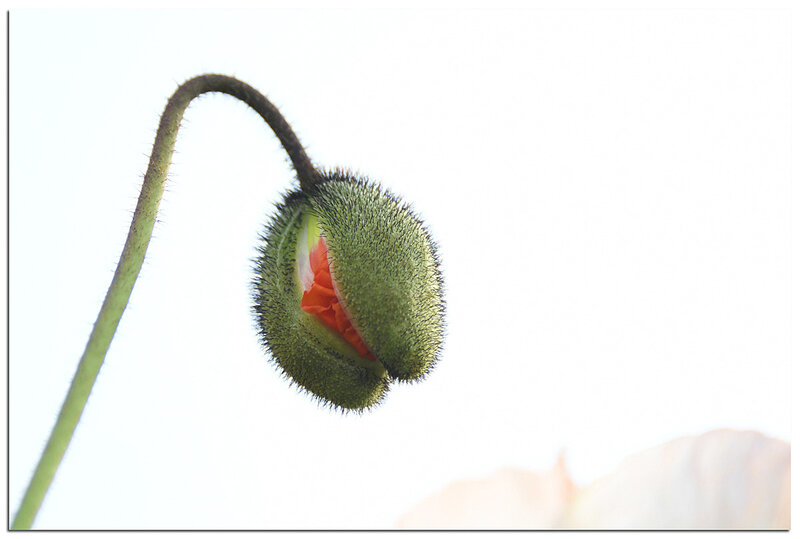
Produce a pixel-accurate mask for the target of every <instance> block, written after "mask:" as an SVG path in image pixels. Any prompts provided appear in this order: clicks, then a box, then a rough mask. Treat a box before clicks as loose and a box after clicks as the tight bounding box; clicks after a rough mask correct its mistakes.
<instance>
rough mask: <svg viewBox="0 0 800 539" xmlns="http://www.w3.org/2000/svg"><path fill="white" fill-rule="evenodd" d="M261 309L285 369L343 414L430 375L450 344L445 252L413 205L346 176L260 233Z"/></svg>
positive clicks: (268, 339)
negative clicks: (441, 265)
mask: <svg viewBox="0 0 800 539" xmlns="http://www.w3.org/2000/svg"><path fill="white" fill-rule="evenodd" d="M261 239H262V244H261V246H260V249H259V251H260V253H261V256H260V257H259V259H258V261H257V268H256V271H257V275H256V278H255V281H254V285H255V294H254V299H255V305H254V311H255V313H256V317H257V320H258V326H259V331H260V334H261V339H262V342H263V344H264V345H265V346H266V347H267V349H268V350H269V351H270V352H271V355H272V358H273V360H274V361H275V362H276V363H277V365H278V366H279V367H280V369H281V370H282V371H283V372H284V373H285V374H286V375H288V376H289V377H290V378H291V379H292V380H293V381H294V382H295V383H297V384H298V385H299V386H301V387H303V388H305V389H306V390H308V391H310V392H311V393H313V394H314V395H316V396H317V397H318V398H320V399H322V400H324V401H327V402H329V403H331V404H332V405H334V406H338V407H341V408H344V409H363V408H368V407H370V406H372V405H374V404H377V403H378V402H380V401H381V399H382V398H383V396H384V394H385V393H386V391H387V390H388V388H389V382H390V380H393V379H397V380H402V381H412V380H417V379H419V378H421V377H423V376H424V375H425V374H426V373H427V372H429V370H430V369H431V367H432V366H433V364H434V363H435V361H436V358H437V354H438V352H439V349H440V347H441V344H442V335H443V323H444V318H443V315H444V301H443V299H442V279H441V275H440V273H439V269H438V259H437V256H436V251H435V246H434V244H433V242H432V240H431V238H430V236H429V234H428V232H427V231H426V230H425V228H424V227H423V225H422V223H421V222H420V220H419V219H418V218H417V217H416V216H415V215H414V214H413V212H411V210H410V209H409V207H408V206H407V205H404V204H402V203H401V202H399V201H398V200H397V198H395V197H394V196H392V195H390V194H388V193H387V192H385V191H383V190H381V189H380V188H379V187H378V186H377V185H375V184H372V183H369V182H367V181H365V180H363V179H358V178H355V177H353V176H352V175H350V174H348V173H345V172H341V171H337V172H332V173H328V174H326V175H325V176H324V177H323V178H322V179H321V180H320V181H319V182H318V183H317V184H315V185H314V187H313V188H312V189H310V190H308V192H305V191H299V190H298V191H293V192H290V193H289V194H288V195H287V196H286V198H285V200H284V201H283V204H281V205H280V206H279V207H278V211H277V213H276V215H275V216H274V218H273V220H272V223H271V224H270V225H268V227H267V229H266V232H265V234H264V235H263V236H262V238H261Z"/></svg>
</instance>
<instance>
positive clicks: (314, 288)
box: [297, 213, 375, 361]
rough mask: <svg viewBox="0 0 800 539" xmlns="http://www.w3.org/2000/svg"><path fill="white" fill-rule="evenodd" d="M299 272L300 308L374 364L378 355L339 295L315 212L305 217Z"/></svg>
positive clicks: (298, 254)
mask: <svg viewBox="0 0 800 539" xmlns="http://www.w3.org/2000/svg"><path fill="white" fill-rule="evenodd" d="M297 272H298V278H299V281H300V284H301V286H302V287H303V297H302V299H301V301H300V307H301V308H302V309H303V310H304V311H305V312H307V313H309V314H312V315H315V316H316V317H317V318H318V319H319V320H320V321H321V322H323V323H324V324H325V325H326V326H328V327H329V328H331V329H332V330H333V331H335V332H336V333H337V334H338V335H339V336H341V337H342V338H343V339H344V340H345V341H347V342H348V343H349V344H350V345H351V346H352V347H353V348H355V349H356V351H357V352H358V354H359V355H360V356H361V357H363V358H366V359H368V360H369V361H375V356H374V355H373V354H372V352H370V350H369V349H368V348H367V345H366V344H364V340H363V339H362V338H361V335H360V334H359V333H358V331H357V330H356V328H355V327H353V322H352V320H351V319H350V316H349V315H348V314H347V309H346V307H345V306H344V304H343V303H342V299H341V297H340V296H339V294H338V293H337V292H336V284H335V283H334V280H333V276H332V275H331V267H330V259H329V258H328V245H327V243H326V242H325V238H324V237H323V235H322V232H321V230H320V228H319V221H318V220H317V217H316V216H315V215H314V214H313V213H311V214H309V215H308V216H307V217H306V219H305V226H303V228H302V231H301V233H300V237H299V239H298V242H297Z"/></svg>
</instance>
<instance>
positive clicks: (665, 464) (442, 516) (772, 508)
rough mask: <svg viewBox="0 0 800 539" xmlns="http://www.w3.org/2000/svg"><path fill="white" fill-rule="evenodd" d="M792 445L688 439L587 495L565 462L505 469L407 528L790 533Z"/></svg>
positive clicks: (418, 511)
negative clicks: (540, 468) (544, 468)
mask: <svg viewBox="0 0 800 539" xmlns="http://www.w3.org/2000/svg"><path fill="white" fill-rule="evenodd" d="M790 469H791V455H790V446H789V444H788V443H786V442H784V441H781V440H776V439H774V438H769V437H766V436H764V435H762V434H760V433H758V432H753V431H735V430H728V429H723V430H715V431H711V432H708V433H705V434H702V435H700V436H686V437H683V438H678V439H676V440H672V441H670V442H668V443H665V444H663V445H660V446H658V447H655V448H653V449H649V450H646V451H643V452H641V453H637V454H635V455H633V456H631V457H628V458H627V459H625V460H624V461H622V463H621V464H620V465H619V466H618V467H617V469H616V470H615V471H614V472H613V473H611V474H609V475H608V476H605V477H603V478H600V479H598V480H597V481H595V482H594V483H592V484H591V485H589V486H588V487H586V488H584V489H579V488H577V487H575V486H574V484H573V483H572V480H571V479H570V477H569V475H568V473H567V471H566V468H565V467H564V462H563V458H561V459H559V461H558V463H557V464H556V465H555V467H554V468H553V469H552V470H551V471H550V472H548V473H544V474H540V473H534V472H529V471H525V470H514V469H505V470H501V471H500V472H498V473H496V474H494V475H493V476H491V477H489V478H487V479H479V480H472V481H457V482H455V483H452V484H450V485H449V486H447V487H446V488H445V489H444V490H442V491H440V492H438V493H436V494H434V495H433V496H431V497H429V498H428V499H426V500H424V501H423V502H422V503H420V504H419V505H417V506H416V507H414V508H413V509H412V510H411V511H409V512H408V513H407V514H405V515H404V516H403V517H402V518H401V519H400V520H399V521H398V523H397V525H398V527H401V528H417V529H420V528H422V529H432V528H468V529H486V528H490V529H500V528H527V529H546V528H562V529H563V528H567V529H789V526H790Z"/></svg>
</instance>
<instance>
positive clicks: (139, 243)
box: [11, 75, 319, 529]
mask: <svg viewBox="0 0 800 539" xmlns="http://www.w3.org/2000/svg"><path fill="white" fill-rule="evenodd" d="M207 92H221V93H225V94H229V95H232V96H234V97H236V98H238V99H240V100H242V101H244V102H245V103H247V104H248V105H250V107H252V108H253V109H254V110H255V111H256V112H257V113H258V114H259V115H261V117H262V118H264V120H265V121H266V122H267V124H269V126H270V127H271V128H272V130H273V131H274V132H275V134H276V135H277V136H278V139H279V140H280V141H281V144H282V145H283V147H284V149H285V150H286V152H287V153H288V154H289V158H290V159H291V160H292V165H293V166H294V169H295V171H296V172H297V177H298V179H299V180H300V187H301V188H302V189H303V190H304V191H308V190H310V189H311V188H313V187H314V185H315V184H316V183H317V181H318V179H319V176H318V173H317V171H316V169H315V168H314V165H313V164H312V163H311V160H310V159H309V158H308V156H307V155H306V152H305V150H303V147H302V145H301V144H300V141H299V140H298V139H297V136H296V135H295V134H294V132H293V131H292V128H291V127H289V124H288V123H287V122H286V120H285V119H284V118H283V116H281V113H280V112H278V109H277V108H275V106H274V105H273V104H272V103H270V102H269V101H268V100H267V98H266V97H264V96H263V95H262V94H261V93H259V92H258V91H257V90H256V89H254V88H253V87H251V86H249V85H247V84H245V83H243V82H241V81H239V80H237V79H234V78H232V77H227V76H224V75H201V76H199V77H195V78H193V79H190V80H188V81H186V82H185V83H183V84H182V85H181V86H180V87H179V88H178V89H177V90H176V91H175V93H174V94H173V95H172V97H171V98H170V99H169V102H168V103H167V106H166V108H165V109H164V113H163V114H162V116H161V122H160V123H159V126H158V132H157V133H156V140H155V142H154V143H153V152H152V154H151V156H150V164H149V165H148V168H147V173H146V174H145V177H144V183H143V184H142V192H141V194H140V195H139V201H138V203H137V204H136V211H135V212H134V214H133V221H132V222H131V228H130V231H129V232H128V239H127V240H126V241H125V247H124V249H123V250H122V256H120V259H119V263H118V264H117V270H116V272H115V273H114V279H113V280H112V281H111V286H110V287H109V288H108V292H107V293H106V297H105V300H104V301H103V306H102V307H101V308H100V313H99V314H98V315H97V321H96V322H95V323H94V328H93V329H92V333H91V335H90V336H89V342H88V343H87V344H86V350H85V351H84V352H83V356H82V357H81V361H80V363H79V365H78V370H77V372H76V373H75V377H74V378H73V379H72V384H71V385H70V388H69V393H67V397H66V399H65V400H64V404H63V405H62V406H61V412H60V413H59V414H58V419H57V420H56V424H55V426H54V427H53V431H52V432H51V434H50V439H49V440H48V441H47V445H46V446H45V449H44V452H43V453H42V456H41V458H40V460H39V464H38V465H37V466H36V470H35V471H34V473H33V477H32V479H31V482H30V484H29V485H28V489H27V490H26V491H25V496H24V497H23V499H22V504H21V505H20V508H19V511H17V514H16V517H15V518H14V522H13V524H12V526H11V527H12V529H28V528H30V526H31V525H32V524H33V520H34V518H35V517H36V513H37V511H38V510H39V507H40V506H41V504H42V500H43V499H44V496H45V494H46V493H47V489H48V488H49V487H50V483H51V481H52V480H53V476H54V475H55V473H56V470H57V469H58V466H59V464H60V463H61V459H62V457H63V456H64V452H65V451H66V450H67V446H68V445H69V442H70V440H71V439H72V434H73V432H74V431H75V427H76V426H77V424H78V421H79V420H80V417H81V414H82V413H83V409H84V407H85V405H86V401H87V399H88V398H89V393H90V392H91V390H92V386H93V385H94V381H95V379H96V378H97V374H98V372H100V367H101V366H102V364H103V360H104V359H105V355H106V351H107V350H108V347H109V345H110V344H111V339H112V338H113V337H114V332H115V331H116V330H117V325H118V324H119V321H120V318H121V317H122V312H123V311H124V310H125V307H126V306H127V304H128V299H129V298H130V295H131V291H132V290H133V284H134V282H135V281H136V277H137V276H138V275H139V270H140V269H141V267H142V262H143V261H144V256H145V252H146V251H147V245H148V244H149V243H150V236H151V235H152V232H153V224H154V223H155V219H156V212H157V211H158V205H159V203H160V202H161V195H162V194H163V192H164V181H165V180H166V177H167V170H168V169H169V165H170V161H171V159H172V153H173V150H174V148H175V138H176V136H177V134H178V128H179V127H180V122H181V119H182V118H183V113H184V111H185V110H186V107H187V106H189V103H190V102H191V101H192V100H193V99H194V98H195V97H197V96H199V95H201V94H204V93H207Z"/></svg>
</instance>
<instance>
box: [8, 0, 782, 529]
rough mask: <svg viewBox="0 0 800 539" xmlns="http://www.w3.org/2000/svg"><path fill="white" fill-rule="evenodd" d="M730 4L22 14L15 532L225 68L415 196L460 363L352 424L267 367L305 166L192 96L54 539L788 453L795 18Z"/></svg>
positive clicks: (365, 510) (16, 140)
mask: <svg viewBox="0 0 800 539" xmlns="http://www.w3.org/2000/svg"><path fill="white" fill-rule="evenodd" d="M592 5H594V4H592ZM721 5H723V4H702V3H701V4H698V6H699V7H698V8H689V7H686V6H684V7H681V8H670V9H665V8H664V7H665V6H664V5H661V4H655V5H654V6H651V7H655V8H656V9H638V8H637V9H633V8H631V6H630V5H628V6H627V7H625V6H624V5H623V6H622V7H620V5H619V4H612V5H607V6H605V8H604V9H586V8H580V7H576V5H573V4H567V5H565V6H566V7H565V8H564V9H556V8H554V7H553V6H552V5H551V4H537V6H538V7H540V8H542V9H531V10H522V9H503V10H495V11H488V10H482V9H477V10H476V9H469V10H449V9H437V10H429V11H421V10H416V9H414V10H411V9H408V10H366V9H352V10H345V9H337V10H321V9H313V10H264V11H230V12H228V11H193V12H185V11H171V12H93V11H84V12H82V11H68V12H67V11H64V12H54V11H44V12H24V11H14V12H12V14H11V27H10V32H11V40H10V47H11V54H10V75H11V79H10V380H9V383H10V431H9V435H10V440H9V444H10V445H9V450H10V477H9V481H10V505H11V511H12V515H13V512H15V510H16V508H17V506H18V504H19V501H20V499H21V496H22V493H23V491H24V488H25V486H26V484H27V481H28V480H29V477H30V474H31V473H32V471H33V468H34V466H35V464H36V461H37V459H38V457H39V454H40V452H41V450H42V448H43V447H44V443H45V441H46V439H47V436H48V435H49V432H50V429H51V427H52V424H53V422H54V420H55V418H56V416H57V413H58V410H59V407H60V405H61V402H62V400H63V397H64V395H65V394H66V391H67V388H68V385H69V382H70V380H71V377H72V375H73V373H74V370H75V367H76V366H77V362H78V359H79V357H80V355H81V353H82V351H83V347H84V345H85V343H86V339H87V337H88V334H89V332H90V330H91V328H92V324H93V322H94V319H95V317H96V314H97V310H98V309H99V306H100V304H101V302H102V299H103V297H104V295H105V291H106V288H107V286H108V284H109V283H110V280H111V277H112V275H113V272H114V268H115V265H116V261H117V259H118V257H119V254H120V252H121V249H122V245H123V242H124V239H125V236H126V234H127V229H128V225H129V223H130V217H131V214H132V210H133V208H134V206H135V202H136V198H137V196H138V190H139V187H140V184H141V177H142V175H143V173H144V170H145V168H146V165H147V159H148V155H149V152H150V147H151V144H152V140H153V137H154V135H155V128H156V126H157V123H158V118H159V115H160V113H161V110H162V109H163V106H164V104H165V103H166V99H167V97H168V96H169V95H170V94H171V93H172V92H173V91H174V90H175V88H176V87H177V84H179V83H180V82H182V81H184V80H185V79H187V78H189V77H191V76H194V75H197V74H201V73H204V72H219V73H225V74H230V75H235V76H237V77H239V78H241V79H242V80H244V81H246V82H248V83H249V84H251V85H253V86H255V87H256V88H258V89H260V90H262V91H263V92H264V93H265V94H266V95H267V96H268V97H269V98H270V99H271V100H273V102H274V103H275V104H276V105H277V106H278V107H279V108H280V109H281V111H282V112H283V114H284V115H285V116H286V118H287V120H288V121H289V122H290V123H291V124H292V126H293V127H294V129H295V130H296V132H297V133H298V135H299V136H300V138H301V140H302V141H303V143H304V144H305V145H306V147H307V150H308V152H309V154H310V156H311V157H312V159H314V161H315V162H316V163H318V164H319V165H321V166H325V167H332V166H344V167H350V168H353V169H356V170H358V171H359V172H362V173H364V174H366V175H369V176H370V177H372V178H373V179H376V180H380V181H381V182H382V183H383V185H385V186H386V187H388V188H389V189H390V190H392V191H393V192H395V193H396V194H399V195H400V196H402V197H403V198H404V199H406V200H407V201H409V202H412V203H413V205H414V208H415V209H416V210H417V211H418V212H419V213H420V214H421V215H422V216H423V217H424V219H425V220H426V223H427V224H428V226H429V228H430V230H431V232H432V234H433V236H434V237H435V239H436V240H437V241H438V242H439V244H440V246H441V247H440V254H441V258H442V261H443V268H442V269H443V272H444V277H445V281H446V299H447V304H448V314H447V322H448V334H447V339H446V346H445V349H444V352H443V355H442V360H441V362H440V364H439V365H438V367H437V368H436V370H435V371H434V372H433V373H432V375H431V376H430V377H429V379H427V380H426V381H425V382H424V383H421V384H417V385H411V386H408V385H403V386H397V385H395V386H394V387H393V388H392V390H391V391H390V393H389V395H388V398H387V400H386V401H385V403H384V404H383V405H382V406H380V407H379V408H376V409H375V410H373V411H372V412H369V413H366V414H364V415H361V416H359V415H355V414H350V415H342V414H340V413H337V412H333V411H330V410H329V409H327V408H324V407H321V406H318V405H317V404H315V403H314V402H313V401H312V400H311V399H310V398H309V397H308V396H307V395H304V394H301V393H298V392H297V390H296V389H294V388H291V387H290V386H289V384H288V383H287V382H286V381H285V380H283V379H282V378H281V377H280V376H279V375H278V373H277V371H276V370H275V368H273V367H272V366H271V364H270V363H269V361H268V359H267V357H266V355H265V353H264V352H263V351H262V350H261V348H260V346H259V344H258V339H257V336H256V331H255V329H254V321H253V317H252V316H251V312H250V288H249V282H250V279H251V269H250V267H251V263H250V260H251V259H252V258H253V257H254V256H255V246H256V241H257V236H258V233H259V231H260V230H261V228H262V226H263V224H264V223H265V221H266V218H267V215H268V214H269V213H270V212H271V209H272V206H273V204H274V203H275V202H276V201H278V200H279V199H280V197H281V193H282V192H284V191H285V190H286V189H287V188H289V187H290V186H291V185H293V183H292V182H293V178H292V173H291V170H290V168H289V166H288V161H287V159H286V157H285V154H284V153H283V151H282V150H281V148H280V145H279V143H278V142H277V140H276V139H275V137H274V136H273V135H272V133H271V131H270V130H269V129H268V128H267V127H266V126H265V125H264V124H263V122H262V121H261V120H260V118H259V117H258V116H257V115H256V114H255V113H253V112H252V111H250V110H249V109H247V107H246V106H245V105H243V104H241V103H239V102H237V101H235V100H234V99H233V98H230V97H227V96H220V95H213V96H206V97H203V98H201V99H199V100H198V101H197V102H196V103H194V104H193V105H192V106H191V107H190V109H189V111H188V112H187V115H186V117H185V120H184V123H183V127H182V130H181V132H180V134H179V137H178V143H177V153H176V155H175V159H174V164H173V167H172V169H171V172H170V180H169V182H168V184H167V193H166V196H165V199H164V201H163V204H162V207H161V212H160V221H159V223H158V224H157V226H156V230H155V237H154V239H153V241H152V243H151V245H150V249H149V251H148V258H147V260H146V261H145V265H144V268H143V271H142V274H141V276H140V279H139V281H138V282H137V285H136V287H135V289H134V291H133V295H132V298H131V302H130V305H129V307H128V310H127V311H126V313H125V315H124V317H123V319H122V322H121V324H120V327H119V330H118V332H117V336H116V337H115V339H114V342H113V343H112V346H111V349H110V351H109V354H108V356H107V359H106V363H105V365H104V367H103V369H102V371H101V373H100V376H99V378H98V380H97V383H96V386H95V389H94V391H93V392H92V395H91V398H90V400H89V403H88V406H87V409H86V412H85V414H84V416H83V419H82V421H81V423H80V425H79V427H78V429H77V431H76V434H75V437H74V439H73V442H72V445H71V446H70V449H69V451H68V452H67V454H66V457H65V459H64V462H63V464H62V466H61V469H60V470H59V473H58V475H57V476H56V478H55V481H54V483H53V486H52V488H51V491H50V493H49V495H48V497H47V499H46V500H45V503H44V505H43V507H42V510H41V512H40V514H39V517H38V520H37V522H36V524H37V526H39V527H43V528H75V527H77V528H296V527H301V528H320V527H321V528H353V527H355V528H360V527H365V528H383V527H389V526H392V525H393V523H394V521H395V520H396V519H397V518H398V517H399V516H400V515H401V514H403V513H404V512H405V511H406V510H407V509H409V508H410V507H411V506H413V505H414V504H415V503H417V502H418V501H419V500H421V499H422V498H424V497H425V496H427V495H428V494H430V493H432V492H433V491H435V490H437V489H439V488H441V487H442V486H444V485H445V484H446V483H448V482H450V481H452V480H456V479H462V478H468V477H480V476H485V475H487V474H489V473H492V472H493V471H495V470H497V469H499V468H501V467H504V466H514V467H521V468H527V469H533V470H546V469H548V468H550V467H551V466H552V464H553V463H554V461H555V459H556V456H557V454H558V453H559V451H560V450H561V449H565V450H566V455H567V463H568V468H569V470H570V472H571V474H572V475H573V476H574V478H575V480H576V482H578V483H579V484H581V485H583V484H586V483H588V482H590V481H591V480H592V479H594V478H596V477H598V476H600V475H603V474H604V473H607V472H609V471H611V470H612V469H613V468H614V466H615V465H616V464H617V463H618V462H619V460H620V459H622V458H623V457H624V456H626V455H628V454H630V453H633V452H635V451H638V450H640V449H643V448H646V447H650V446H652V445H655V444H658V443H661V442H663V441H666V440H668V439H671V438H674V437H678V436H682V435H687V434H697V433H701V432H704V431H706V430H709V429H713V428H720V427H729V428H739V429H757V430H759V431H761V432H763V433H765V434H768V435H771V436H776V437H779V438H782V439H785V440H789V436H790V428H791V418H790V410H789V405H790V380H789V374H790V337H791V330H790V327H789V322H790V300H789V287H790V262H791V261H790V239H791V229H790V225H791V223H790V210H791V204H790V195H791V193H790V180H791V178H790V173H791V171H790V144H791V138H790V136H791V119H790V105H791V70H790V60H791V55H790V49H791V45H790V28H791V24H790V23H791V19H790V16H789V14H788V11H787V9H786V7H787V5H788V4H787V3H780V2H775V3H770V2H766V3H760V4H755V3H735V4H730V3H727V4H724V5H726V6H728V7H726V8H725V9H721V8H720V6H721ZM756 5H758V6H761V8H760V9H755V6H756ZM570 6H571V7H570Z"/></svg>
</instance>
